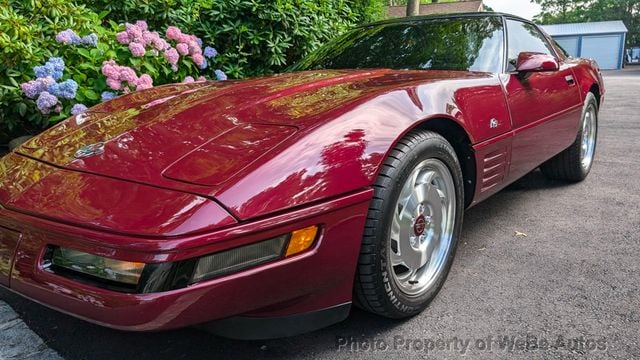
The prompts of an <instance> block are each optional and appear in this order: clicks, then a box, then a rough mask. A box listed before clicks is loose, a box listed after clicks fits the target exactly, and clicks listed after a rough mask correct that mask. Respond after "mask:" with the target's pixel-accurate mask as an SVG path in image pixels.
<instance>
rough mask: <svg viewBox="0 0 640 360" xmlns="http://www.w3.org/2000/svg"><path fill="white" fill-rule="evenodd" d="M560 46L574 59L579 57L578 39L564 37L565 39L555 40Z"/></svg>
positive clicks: (575, 37)
mask: <svg viewBox="0 0 640 360" xmlns="http://www.w3.org/2000/svg"><path fill="white" fill-rule="evenodd" d="M555 40H556V42H557V43H558V45H560V46H561V47H562V48H563V49H564V50H565V51H566V52H567V53H569V55H571V56H573V57H578V44H579V42H578V37H577V36H572V37H563V38H555Z"/></svg>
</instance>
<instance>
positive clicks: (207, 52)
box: [203, 46, 218, 59]
mask: <svg viewBox="0 0 640 360" xmlns="http://www.w3.org/2000/svg"><path fill="white" fill-rule="evenodd" d="M203 55H204V57H206V58H209V59H211V58H214V57H216V56H218V50H216V49H215V48H212V47H211V46H207V47H206V48H204V52H203Z"/></svg>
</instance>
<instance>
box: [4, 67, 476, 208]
mask: <svg viewBox="0 0 640 360" xmlns="http://www.w3.org/2000/svg"><path fill="white" fill-rule="evenodd" d="M460 76H470V75H464V73H448V72H429V71H422V72H415V71H414V72H411V71H394V70H388V69H378V70H340V71H336V70H331V71H329V70H327V71H311V72H301V73H289V74H281V75H275V76H269V77H263V78H256V79H250V80H243V81H225V82H198V83H191V84H172V85H166V86H160V87H156V88H153V89H150V90H146V91H141V92H134V93H131V94H128V95H125V96H121V97H119V98H117V99H114V100H112V101H108V102H105V103H102V104H100V105H98V106H95V107H93V108H91V109H90V110H89V111H87V112H86V113H84V114H80V115H78V116H74V117H72V118H70V119H68V120H66V121H64V122H62V123H60V124H58V125H57V126H55V127H53V128H51V129H50V130H48V131H46V132H44V133H42V134H41V135H39V136H37V137H35V138H33V139H32V140H30V141H28V142H27V143H25V144H23V145H22V146H21V147H20V148H18V149H17V150H16V151H17V153H19V154H21V155H24V156H26V157H29V158H31V159H35V160H39V161H41V162H44V163H47V164H50V165H53V166H55V167H57V168H62V169H65V170H72V171H77V172H82V173H86V174H93V175H100V176H104V177H108V178H114V179H120V180H126V181H128V182H131V183H136V184H145V185H150V186H154V187H158V188H162V189H169V190H177V191H181V192H186V193H191V194H195V195H199V196H203V197H208V198H212V199H213V198H216V197H217V195H219V192H220V190H221V189H222V188H223V185H224V184H225V183H230V182H234V181H237V180H238V179H239V178H240V177H241V176H242V174H243V173H245V174H246V173H247V172H248V171H250V169H251V168H252V167H255V166H257V164H260V163H265V162H266V161H267V160H268V159H269V158H270V157H272V156H273V154H274V153H277V152H278V151H280V150H282V149H284V148H286V146H288V145H291V144H293V143H295V141H296V138H297V137H300V136H303V135H308V134H309V131H310V129H312V128H314V127H317V126H319V125H322V124H325V123H327V122H329V121H331V120H332V119H335V118H337V117H338V116H339V115H340V114H343V113H344V112H345V111H348V110H350V109H353V108H355V106H356V105H357V104H359V103H362V102H364V101H366V99H367V98H371V97H373V96H375V95H376V94H379V93H381V92H385V91H391V90H396V89H397V88H398V87H399V86H400V85H403V86H404V85H405V84H407V86H409V84H411V83H412V82H414V81H420V82H425V81H437V80H439V79H451V78H455V77H460ZM223 205H224V204H223Z"/></svg>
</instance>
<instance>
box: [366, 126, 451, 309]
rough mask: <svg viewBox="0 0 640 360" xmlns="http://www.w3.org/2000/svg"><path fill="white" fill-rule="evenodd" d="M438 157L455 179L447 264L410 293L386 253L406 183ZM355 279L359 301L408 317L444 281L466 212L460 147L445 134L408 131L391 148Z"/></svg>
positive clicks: (378, 182)
mask: <svg viewBox="0 0 640 360" xmlns="http://www.w3.org/2000/svg"><path fill="white" fill-rule="evenodd" d="M426 159H437V160H440V161H441V162H442V163H444V164H445V165H446V168H448V170H449V172H450V175H451V177H452V178H453V183H454V185H455V197H456V198H455V202H454V203H455V215H454V219H455V220H454V221H455V222H454V225H453V231H452V240H451V242H450V244H451V245H450V246H449V249H450V250H449V252H448V255H447V256H446V260H445V262H444V266H443V268H442V269H443V270H442V271H441V272H440V274H439V275H437V276H436V279H437V280H436V281H435V282H433V286H431V287H430V288H428V289H427V291H425V292H424V293H423V294H419V295H417V296H408V295H406V294H405V293H404V292H403V291H402V290H401V289H400V288H399V287H398V285H397V284H396V282H395V281H394V280H393V279H392V278H391V276H392V274H390V273H389V272H390V271H393V269H392V268H391V265H390V262H389V261H388V260H387V257H388V255H389V254H388V246H389V242H390V241H391V240H390V234H389V232H390V224H391V221H392V216H393V208H395V204H396V201H397V199H398V197H399V195H400V191H401V188H402V187H403V184H405V182H406V181H407V179H408V177H409V175H410V173H411V172H412V170H413V169H414V168H415V167H416V166H417V165H418V164H419V163H420V162H421V161H423V160H426ZM373 187H374V197H373V200H372V201H371V205H370V206H369V212H368V216H367V222H366V225H365V230H364V237H363V239H362V247H361V250H360V257H359V260H358V269H357V273H356V279H355V285H354V302H355V305H356V306H358V307H360V308H362V309H364V310H366V311H369V312H372V313H375V314H378V315H381V316H385V317H389V318H394V319H400V318H406V317H410V316H413V315H416V314H418V313H420V312H421V311H422V310H424V309H425V308H426V307H427V306H428V305H429V303H430V302H431V300H433V298H434V297H435V296H436V294H437V293H438V291H439V290H440V288H441V287H442V285H443V283H444V281H445V279H446V277H447V275H448V273H449V270H450V267H451V264H452V262H453V258H454V255H455V251H456V247H457V244H458V239H459V237H460V231H461V229H462V218H463V212H464V198H463V197H464V194H463V178H462V171H461V168H460V163H459V162H458V158H457V157H456V153H455V151H454V149H453V147H452V146H451V144H449V142H447V140H445V139H444V138H443V137H442V136H440V135H439V134H436V133H434V132H430V131H414V132H411V133H409V134H408V135H407V136H406V137H404V138H403V139H402V140H401V141H399V142H398V144H396V146H395V147H394V148H393V149H392V151H391V152H390V154H389V156H388V157H387V159H386V160H385V162H384V164H383V165H382V169H381V171H380V173H379V175H378V178H377V179H376V182H375V184H374V186H373Z"/></svg>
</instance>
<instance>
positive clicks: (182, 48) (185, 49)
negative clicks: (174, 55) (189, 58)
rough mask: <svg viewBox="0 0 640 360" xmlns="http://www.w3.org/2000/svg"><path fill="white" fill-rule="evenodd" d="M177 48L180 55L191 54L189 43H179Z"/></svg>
mask: <svg viewBox="0 0 640 360" xmlns="http://www.w3.org/2000/svg"><path fill="white" fill-rule="evenodd" d="M176 50H178V53H179V54H180V55H183V56H184V55H189V45H187V44H185V43H179V44H177V45H176Z"/></svg>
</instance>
